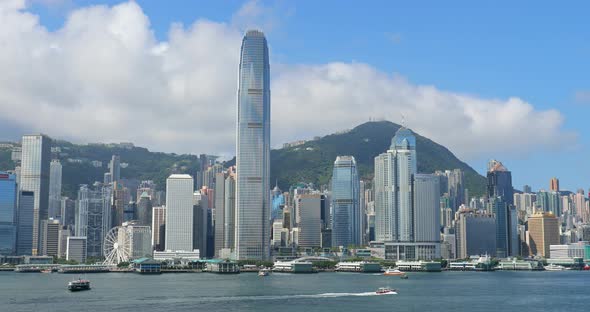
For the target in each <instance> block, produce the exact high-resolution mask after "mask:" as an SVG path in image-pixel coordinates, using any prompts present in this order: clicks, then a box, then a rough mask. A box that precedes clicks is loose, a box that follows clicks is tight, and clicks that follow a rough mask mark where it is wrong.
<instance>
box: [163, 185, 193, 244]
mask: <svg viewBox="0 0 590 312" xmlns="http://www.w3.org/2000/svg"><path fill="white" fill-rule="evenodd" d="M193 189H194V182H193V178H192V177H191V176H190V175H188V174H173V175H171V176H169V177H168V179H167V180H166V242H165V244H166V249H168V250H172V251H176V250H183V251H190V250H193V209H194V208H193Z"/></svg>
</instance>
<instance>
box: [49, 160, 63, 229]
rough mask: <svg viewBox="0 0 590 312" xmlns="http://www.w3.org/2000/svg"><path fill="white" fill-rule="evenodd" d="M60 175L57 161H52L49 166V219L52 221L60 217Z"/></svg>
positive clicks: (60, 170) (60, 171)
mask: <svg viewBox="0 0 590 312" xmlns="http://www.w3.org/2000/svg"><path fill="white" fill-rule="evenodd" d="M61 173H62V166H61V163H60V162H59V160H58V159H54V160H52V161H51V165H50V166H49V217H50V218H54V219H56V218H57V217H60V215H61V180H62V177H61Z"/></svg>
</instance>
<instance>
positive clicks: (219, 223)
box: [213, 172, 226, 257]
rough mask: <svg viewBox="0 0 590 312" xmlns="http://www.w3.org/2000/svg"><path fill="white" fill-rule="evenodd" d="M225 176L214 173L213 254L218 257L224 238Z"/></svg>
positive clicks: (224, 174) (220, 173)
mask: <svg viewBox="0 0 590 312" xmlns="http://www.w3.org/2000/svg"><path fill="white" fill-rule="evenodd" d="M225 176H226V173H224V172H219V173H217V174H216V175H215V201H214V202H213V206H214V209H215V246H214V247H215V256H216V257H219V251H220V250H221V249H223V248H224V247H223V241H224V240H225V227H224V226H223V223H224V221H225V202H224V200H225Z"/></svg>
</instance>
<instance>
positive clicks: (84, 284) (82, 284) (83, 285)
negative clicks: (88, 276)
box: [68, 279, 90, 291]
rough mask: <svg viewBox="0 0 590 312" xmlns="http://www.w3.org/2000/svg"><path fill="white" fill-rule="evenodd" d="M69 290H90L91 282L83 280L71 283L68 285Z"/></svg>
mask: <svg viewBox="0 0 590 312" xmlns="http://www.w3.org/2000/svg"><path fill="white" fill-rule="evenodd" d="M68 290H70V291H80V290H90V281H89V280H83V279H78V280H75V281H71V282H69V283H68Z"/></svg>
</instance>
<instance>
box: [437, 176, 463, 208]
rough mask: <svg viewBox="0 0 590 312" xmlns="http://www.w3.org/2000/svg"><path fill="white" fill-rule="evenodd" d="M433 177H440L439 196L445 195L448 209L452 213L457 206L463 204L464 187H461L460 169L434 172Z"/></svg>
mask: <svg viewBox="0 0 590 312" xmlns="http://www.w3.org/2000/svg"><path fill="white" fill-rule="evenodd" d="M434 174H435V175H437V176H439V177H440V188H441V196H442V195H444V194H445V193H446V196H448V198H449V201H450V208H451V209H452V210H453V213H454V212H456V211H457V209H458V208H459V206H461V205H462V204H465V186H464V185H463V180H464V175H463V171H462V170H461V169H454V170H445V171H436V172H435V173H434Z"/></svg>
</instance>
